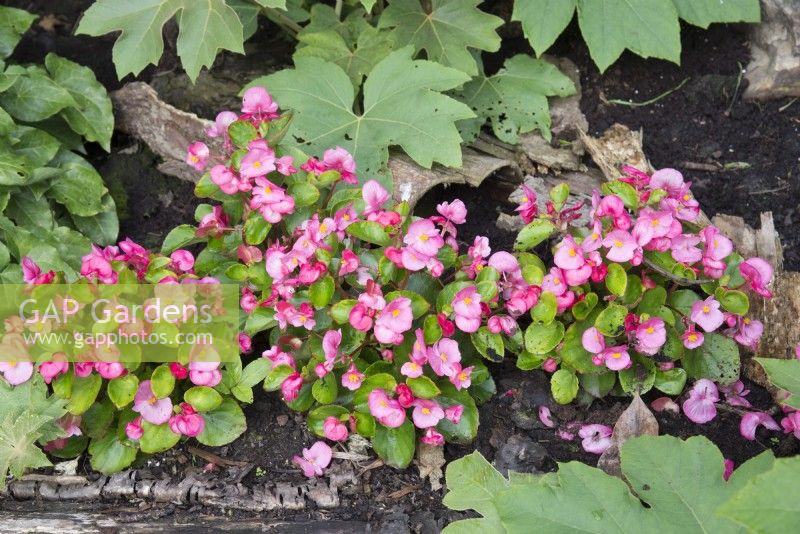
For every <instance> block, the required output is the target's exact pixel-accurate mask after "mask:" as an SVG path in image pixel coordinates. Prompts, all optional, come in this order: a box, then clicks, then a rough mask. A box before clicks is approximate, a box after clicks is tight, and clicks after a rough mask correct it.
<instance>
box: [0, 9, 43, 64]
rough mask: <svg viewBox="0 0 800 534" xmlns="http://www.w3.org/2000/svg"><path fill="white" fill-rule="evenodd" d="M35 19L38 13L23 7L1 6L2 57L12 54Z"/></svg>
mask: <svg viewBox="0 0 800 534" xmlns="http://www.w3.org/2000/svg"><path fill="white" fill-rule="evenodd" d="M34 20H36V15H33V14H31V13H28V12H27V11H25V10H23V9H16V8H13V7H4V6H0V59H5V58H7V57H8V56H10V55H11V53H12V52H13V51H14V48H15V47H16V46H17V43H18V42H19V40H20V39H21V38H22V34H23V33H25V32H26V31H28V28H30V26H31V24H32V23H33V21H34Z"/></svg>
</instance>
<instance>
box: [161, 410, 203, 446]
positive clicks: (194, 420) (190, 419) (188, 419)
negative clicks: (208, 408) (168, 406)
mask: <svg viewBox="0 0 800 534" xmlns="http://www.w3.org/2000/svg"><path fill="white" fill-rule="evenodd" d="M205 427H206V420H205V418H204V417H203V416H202V415H200V414H199V413H197V412H196V411H195V410H194V407H192V405H191V404H188V403H186V402H184V403H181V413H179V414H176V415H173V416H172V417H170V419H169V429H170V430H172V431H173V432H174V433H176V434H181V435H183V436H187V437H190V438H193V437H195V436H198V435H200V434H201V433H202V432H203V429H205Z"/></svg>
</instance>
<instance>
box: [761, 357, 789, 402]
mask: <svg viewBox="0 0 800 534" xmlns="http://www.w3.org/2000/svg"><path fill="white" fill-rule="evenodd" d="M756 361H757V362H758V363H759V364H761V367H763V368H764V371H766V372H767V376H768V377H769V381H770V382H772V383H773V384H774V385H776V386H778V387H779V388H781V389H785V390H786V391H788V392H789V398H788V399H786V400H785V401H783V402H784V403H785V404H788V405H789V406H792V407H794V408H796V409H798V410H800V361H798V360H797V359H795V358H790V359H788V360H779V359H777V358H756Z"/></svg>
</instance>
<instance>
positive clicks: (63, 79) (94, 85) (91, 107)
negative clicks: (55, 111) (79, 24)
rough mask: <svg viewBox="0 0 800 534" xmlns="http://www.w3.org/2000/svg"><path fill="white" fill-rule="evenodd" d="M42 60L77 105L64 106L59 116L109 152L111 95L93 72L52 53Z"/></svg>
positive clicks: (112, 123)
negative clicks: (109, 96) (109, 95)
mask: <svg viewBox="0 0 800 534" xmlns="http://www.w3.org/2000/svg"><path fill="white" fill-rule="evenodd" d="M44 63H45V66H46V67H47V70H48V72H49V73H50V76H51V77H52V78H53V80H55V82H56V83H57V84H58V85H60V86H61V87H63V88H64V89H66V90H67V91H68V92H69V94H70V95H71V96H72V98H74V99H75V102H76V103H77V106H70V107H66V108H64V109H63V110H62V111H61V116H62V117H63V118H64V120H65V121H67V124H69V126H70V128H72V129H73V130H74V131H75V132H77V133H79V134H81V135H82V136H83V137H85V138H86V139H87V140H88V141H96V142H98V143H100V146H102V147H103V148H104V149H105V151H106V152H109V151H110V148H111V134H112V133H113V132H114V115H113V114H112V113H111V99H110V98H108V93H106V90H105V88H104V87H103V86H102V85H100V82H98V81H97V78H95V75H94V72H92V71H91V69H89V68H87V67H83V66H81V65H78V64H77V63H74V62H72V61H70V60H68V59H64V58H62V57H59V56H57V55H55V54H52V53H51V54H47V57H45V58H44Z"/></svg>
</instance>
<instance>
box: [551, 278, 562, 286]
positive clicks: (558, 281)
mask: <svg viewBox="0 0 800 534" xmlns="http://www.w3.org/2000/svg"><path fill="white" fill-rule="evenodd" d="M553 285H554V286H558V285H561V280H559V279H558V278H553Z"/></svg>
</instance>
